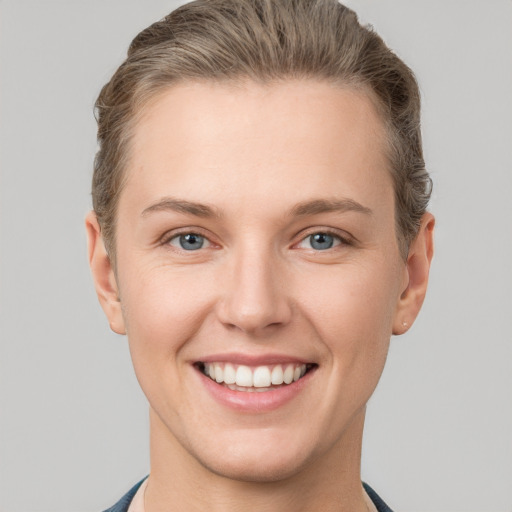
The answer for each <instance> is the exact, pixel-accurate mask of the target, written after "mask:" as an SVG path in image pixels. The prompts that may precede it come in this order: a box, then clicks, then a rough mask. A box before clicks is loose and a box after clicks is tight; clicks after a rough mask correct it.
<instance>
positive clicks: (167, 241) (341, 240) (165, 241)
mask: <svg viewBox="0 0 512 512" xmlns="http://www.w3.org/2000/svg"><path fill="white" fill-rule="evenodd" d="M184 235H197V236H199V237H201V238H203V239H204V240H206V242H207V243H208V244H209V245H208V247H211V246H215V245H216V244H215V243H214V242H212V241H211V240H210V238H209V237H208V236H207V235H206V234H204V232H202V230H201V229H194V228H192V229H190V228H189V229H184V230H181V231H178V232H176V231H174V232H172V233H167V234H166V235H164V236H163V237H162V238H161V241H160V244H161V245H163V246H166V247H170V248H172V249H173V250H176V251H180V252H196V251H200V250H201V249H203V247H200V248H199V249H196V250H189V251H187V250H186V249H183V248H178V247H175V246H173V245H171V241H172V240H174V239H178V238H179V237H180V236H184ZM301 235H302V236H301V239H300V240H299V242H297V243H295V244H293V247H297V246H299V245H300V244H302V243H303V242H305V241H307V240H308V239H310V237H312V236H314V235H327V236H330V237H333V239H335V241H338V243H335V245H333V246H332V247H329V248H326V249H324V250H321V249H314V248H313V247H310V248H308V249H309V250H313V251H314V252H318V253H320V252H327V251H329V250H331V249H335V248H336V247H339V246H352V245H354V240H353V239H352V238H351V237H349V236H347V235H346V234H345V235H341V234H340V233H339V232H338V231H335V230H333V229H329V228H325V229H322V228H316V229H314V230H310V231H308V232H306V233H302V234H301Z"/></svg>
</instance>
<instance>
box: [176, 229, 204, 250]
mask: <svg viewBox="0 0 512 512" xmlns="http://www.w3.org/2000/svg"><path fill="white" fill-rule="evenodd" d="M169 243H170V244H171V245H172V246H174V247H178V248H179V249H183V250H185V251H197V250H198V249H202V248H203V247H204V246H205V245H206V244H208V240H207V239H206V238H205V237H204V236H201V235H198V234H197V233H184V234H182V235H177V236H175V237H173V238H171V240H170V241H169Z"/></svg>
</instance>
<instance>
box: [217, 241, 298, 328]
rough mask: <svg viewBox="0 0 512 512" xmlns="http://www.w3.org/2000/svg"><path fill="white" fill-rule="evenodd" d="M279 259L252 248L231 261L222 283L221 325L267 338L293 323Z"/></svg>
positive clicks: (281, 264) (219, 314)
mask: <svg viewBox="0 0 512 512" xmlns="http://www.w3.org/2000/svg"><path fill="white" fill-rule="evenodd" d="M269 252H270V251H269ZM278 259H279V258H278V257H277V256H275V255H271V254H263V251H257V250H251V249H250V248H247V249H246V250H244V251H240V253H239V254H237V255H234V256H233V257H232V258H230V260H229V264H227V268H226V272H225V273H224V276H225V279H224V280H223V283H220V285H221V286H222V287H223V290H222V293H221V297H222V299H221V300H220V301H219V303H218V304H217V316H218V319H219V320H220V322H222V323H223V324H224V325H225V326H227V327H229V328H232V329H238V330H240V331H242V332H244V333H247V334H251V335H254V336H265V334H268V333H270V332H273V331H275V329H276V328H279V327H282V326H284V325H286V324H287V323H288V322H289V321H290V319H291V316H292V308H291V303H290V300H289V298H288V296H287V284H286V280H285V276H284V275H283V272H282V267H283V264H284V262H280V261H278Z"/></svg>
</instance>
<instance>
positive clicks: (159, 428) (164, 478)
mask: <svg viewBox="0 0 512 512" xmlns="http://www.w3.org/2000/svg"><path fill="white" fill-rule="evenodd" d="M364 413H365V411H364V410H362V411H360V413H359V414H358V415H357V416H356V417H355V418H354V419H353V420H352V422H351V423H350V425H349V426H348V427H347V429H346V431H345V432H344V434H343V436H342V437H341V439H339V440H338V441H337V442H336V444H335V445H334V446H332V448H331V449H330V450H328V452H327V453H325V454H322V455H320V456H318V457H317V458H316V459H315V460H313V461H310V462H309V463H308V464H307V465H305V466H304V467H302V468H299V469H298V471H297V472H296V473H294V474H293V475H292V476H289V477H287V478H282V479H278V480H272V481H256V482H255V481H241V480H236V479H233V478H228V477H226V476H223V475H221V474H216V473H214V472H213V471H211V470H210V469H209V468H207V467H205V466H204V465H202V464H201V463H200V462H199V461H198V460H197V459H196V458H194V457H193V456H192V455H191V454H190V453H189V452H188V451H187V450H186V449H185V448H184V447H183V446H182V445H181V444H180V443H179V442H178V440H177V439H176V438H175V437H174V436H173V435H172V434H171V433H170V432H169V430H168V429H167V428H166V427H165V425H164V424H163V423H162V422H161V420H160V419H159V418H158V416H157V415H156V414H155V413H154V412H153V411H151V413H150V420H151V474H150V477H149V479H148V485H147V489H146V493H145V512H163V511H165V512H170V511H182V510H187V512H196V511H197V512H199V511H204V510H210V511H211V512H220V511H222V512H235V511H240V510H243V511H247V512H277V511H279V512H280V511H282V510H294V511H295V512H301V511H304V512H305V511H308V512H312V511H318V512H320V511H322V512H335V511H336V512H343V511H346V512H349V511H350V512H367V511H368V504H367V501H366V495H365V493H364V490H363V488H362V485H361V478H360V460H361V440H362V431H363V425H364Z"/></svg>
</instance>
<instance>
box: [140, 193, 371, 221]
mask: <svg viewBox="0 0 512 512" xmlns="http://www.w3.org/2000/svg"><path fill="white" fill-rule="evenodd" d="M159 211H173V212H178V213H185V214H189V215H194V216H196V217H202V218H215V217H216V218H219V217H221V214H220V212H219V211H218V210H217V209H216V208H214V207H212V206H208V205H206V204H203V203H196V202H193V201H186V200H184V199H175V198H172V197H164V198H163V199H161V200H160V201H158V202H156V203H154V204H152V205H151V206H148V207H147V208H146V209H144V210H143V212H142V213H141V217H145V216H147V215H148V214H150V213H152V212H159ZM330 212H338V213H344V212H357V213H363V214H365V215H372V214H373V212H372V210H371V209H370V208H368V207H366V206H363V205H362V204H360V203H358V202H357V201H354V200H353V199H313V200H311V201H304V202H302V203H298V204H296V205H295V206H294V207H293V208H292V209H291V210H290V212H289V216H291V217H304V216H307V215H318V214H320V213H330Z"/></svg>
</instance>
